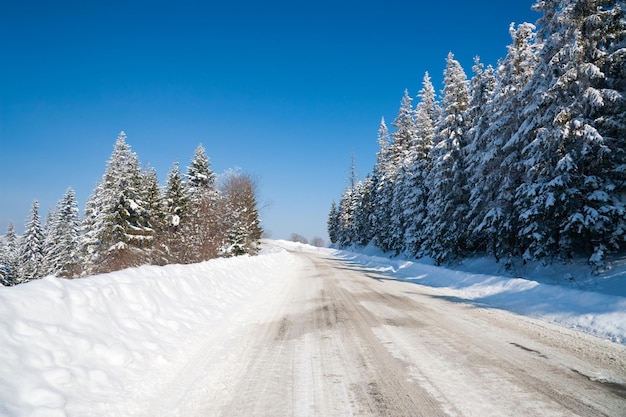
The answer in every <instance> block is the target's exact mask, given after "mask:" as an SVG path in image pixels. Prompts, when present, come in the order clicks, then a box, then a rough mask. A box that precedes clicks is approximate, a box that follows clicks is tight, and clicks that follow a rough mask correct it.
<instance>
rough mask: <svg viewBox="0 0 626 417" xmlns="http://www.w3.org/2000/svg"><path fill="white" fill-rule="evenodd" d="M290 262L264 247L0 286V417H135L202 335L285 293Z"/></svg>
mask: <svg viewBox="0 0 626 417" xmlns="http://www.w3.org/2000/svg"><path fill="white" fill-rule="evenodd" d="M293 263H294V257H293V256H292V255H290V254H288V253H287V252H285V251H277V250H275V249H274V250H272V249H271V248H270V249H265V250H264V252H263V254H262V255H261V256H256V257H238V258H231V259H216V260H211V261H208V262H204V263H200V264H195V265H169V266H165V267H157V266H143V267H140V268H132V269H127V270H124V271H119V272H114V273H110V274H103V275H97V276H92V277H88V278H83V279H77V280H65V279H57V278H52V277H48V278H44V279H41V280H36V281H31V282H29V283H26V284H22V285H18V286H15V287H0V317H1V318H0V358H1V361H2V365H1V366H0V416H3V417H5V416H6V417H9V416H20V417H22V416H31V417H61V416H63V417H64V416H81V417H84V416H131V415H138V414H140V413H141V412H142V408H145V407H146V402H148V401H150V399H151V398H153V397H154V395H155V393H158V392H159V391H160V390H161V389H163V384H165V383H167V382H169V381H170V380H172V379H173V378H174V376H175V374H176V373H177V372H178V371H179V370H180V369H181V367H182V366H183V365H184V364H185V363H186V361H187V360H188V358H189V357H190V356H192V355H193V354H194V353H195V352H196V351H197V350H198V349H199V346H200V345H202V343H206V341H207V334H211V333H213V332H220V331H222V330H223V329H224V328H227V327H228V326H230V323H231V322H232V317H233V316H235V315H236V314H238V313H239V312H240V311H241V310H244V309H246V307H247V306H250V305H253V304H254V303H258V301H259V300H267V299H271V297H272V293H273V292H276V291H277V290H279V289H280V288H281V287H284V286H285V280H287V279H289V277H290V276H291V275H292V268H293ZM253 316H254V315H253V313H251V314H248V315H245V316H244V317H253Z"/></svg>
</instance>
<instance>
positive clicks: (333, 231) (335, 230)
mask: <svg viewBox="0 0 626 417" xmlns="http://www.w3.org/2000/svg"><path fill="white" fill-rule="evenodd" d="M326 229H327V231H328V237H329V239H330V243H331V244H335V243H337V240H338V237H339V211H338V209H337V204H336V203H335V202H334V201H333V202H332V203H331V205H330V212H329V213H328V220H327V221H326Z"/></svg>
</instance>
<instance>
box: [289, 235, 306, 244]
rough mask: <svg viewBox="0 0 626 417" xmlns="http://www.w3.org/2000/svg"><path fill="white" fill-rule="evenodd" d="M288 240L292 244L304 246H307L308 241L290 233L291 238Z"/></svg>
mask: <svg viewBox="0 0 626 417" xmlns="http://www.w3.org/2000/svg"><path fill="white" fill-rule="evenodd" d="M289 240H290V241H292V242H297V243H304V244H305V245H308V244H309V241H308V240H307V238H306V237H304V236H302V235H300V234H298V233H292V234H291V236H290V237H289Z"/></svg>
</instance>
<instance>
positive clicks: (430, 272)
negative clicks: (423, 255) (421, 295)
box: [280, 241, 626, 344]
mask: <svg viewBox="0 0 626 417" xmlns="http://www.w3.org/2000/svg"><path fill="white" fill-rule="evenodd" d="M280 244H281V246H283V247H288V248H290V249H292V250H303V251H315V252H318V253H325V254H328V255H329V256H333V257H337V258H340V259H344V260H346V261H349V262H353V263H356V264H359V265H361V266H364V267H366V268H370V269H372V270H374V271H377V272H382V273H384V274H387V275H389V276H390V277H393V278H395V279H398V280H403V281H411V282H415V283H416V284H421V285H427V286H431V287H436V288H438V290H439V291H440V292H441V294H442V295H443V296H447V297H449V298H450V299H452V300H458V301H462V302H471V303H474V304H476V305H479V306H486V307H493V308H499V309H503V310H508V311H511V312H514V313H517V314H523V315H527V316H531V317H534V318H539V319H542V320H546V321H549V322H553V323H557V324H560V325H562V326H565V327H568V328H571V329H575V330H579V331H582V332H585V333H589V334H592V335H594V336H597V337H600V338H603V339H608V340H611V341H613V342H616V343H621V344H626V259H623V260H621V261H619V260H615V261H614V262H612V263H611V265H610V266H609V267H608V268H606V270H605V271H603V272H602V273H601V274H598V275H595V274H593V273H592V271H591V268H590V267H589V266H588V265H586V264H585V262H584V261H578V262H577V261H572V262H569V263H558V262H557V263H552V264H549V265H543V264H542V263H540V262H531V263H527V264H526V265H522V264H521V263H520V264H518V265H512V266H511V267H510V268H508V269H504V267H503V265H502V263H500V264H496V263H495V262H494V260H493V259H489V258H477V259H469V260H465V261H464V262H463V263H461V264H459V265H457V266H456V267H455V268H454V269H449V268H443V267H437V266H434V265H433V262H432V261H430V260H428V259H426V260H418V261H410V260H407V259H403V258H401V257H398V258H389V257H387V256H385V255H384V254H382V253H381V252H380V251H378V250H377V249H375V248H371V247H368V248H363V249H353V250H351V251H345V250H334V249H322V248H312V247H310V246H308V245H302V244H299V243H293V242H284V241H281V242H280ZM518 277H524V278H518Z"/></svg>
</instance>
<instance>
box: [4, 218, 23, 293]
mask: <svg viewBox="0 0 626 417" xmlns="http://www.w3.org/2000/svg"><path fill="white" fill-rule="evenodd" d="M0 264H1V267H2V273H1V274H2V281H3V282H2V285H15V284H18V283H19V273H20V259H19V239H18V237H17V235H16V234H15V226H14V225H13V223H12V222H11V223H9V226H8V227H7V232H6V234H5V235H4V250H3V252H2V259H1V260H0Z"/></svg>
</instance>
